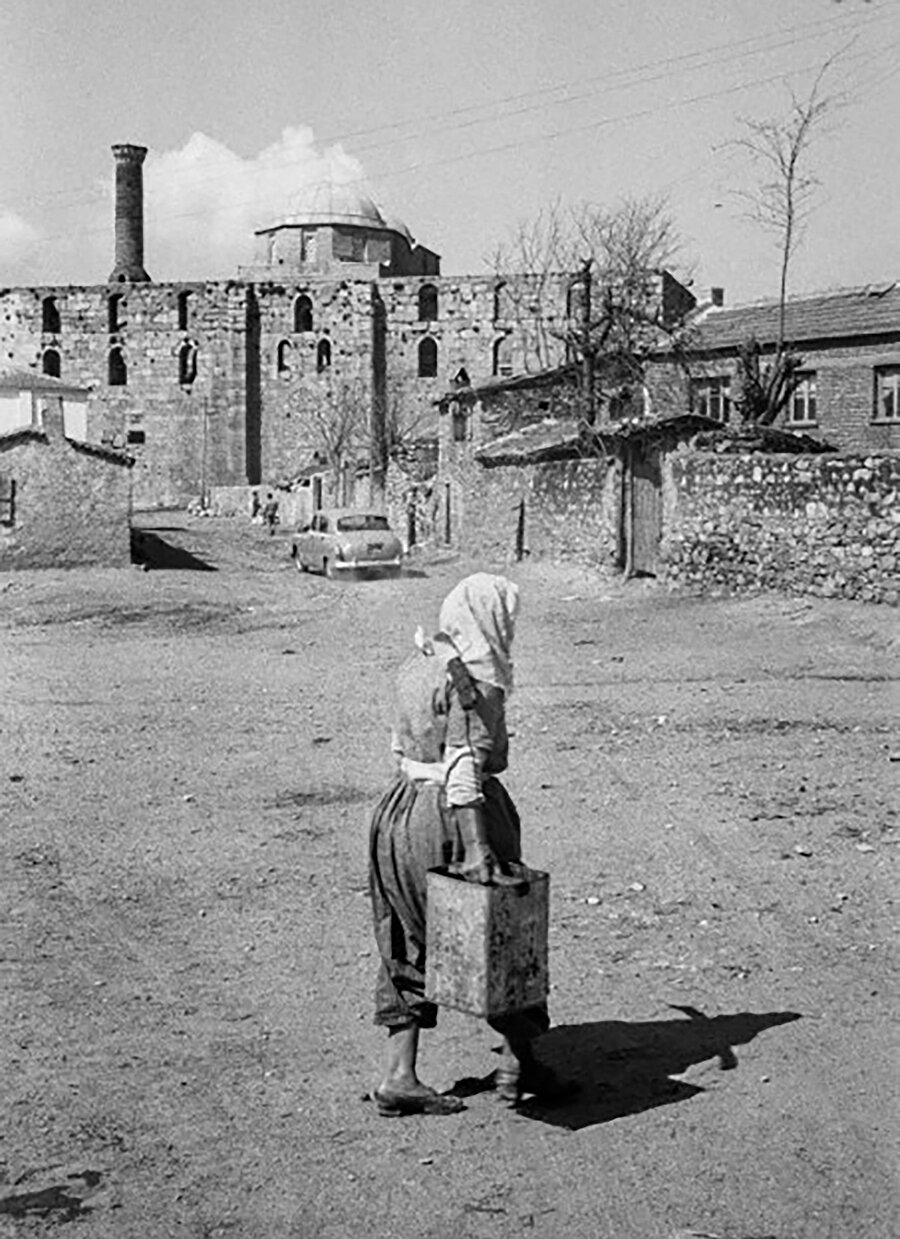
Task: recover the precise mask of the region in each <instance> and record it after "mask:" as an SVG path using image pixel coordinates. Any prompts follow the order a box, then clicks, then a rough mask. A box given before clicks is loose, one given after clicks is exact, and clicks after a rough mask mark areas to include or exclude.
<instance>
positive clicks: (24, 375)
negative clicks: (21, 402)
mask: <svg viewBox="0 0 900 1239" xmlns="http://www.w3.org/2000/svg"><path fill="white" fill-rule="evenodd" d="M89 390H90V389H89V388H87V387H79V386H78V384H77V383H66V382H64V380H63V379H55V378H53V377H52V376H51V375H49V374H38V372H37V371H36V370H2V371H0V391H37V392H46V393H47V394H48V395H51V396H86V395H87V394H88V391H89Z"/></svg>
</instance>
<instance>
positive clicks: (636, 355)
mask: <svg viewBox="0 0 900 1239" xmlns="http://www.w3.org/2000/svg"><path fill="white" fill-rule="evenodd" d="M679 250H680V242H679V238H678V233H677V229H676V227H675V223H674V220H673V218H672V216H671V214H670V212H669V208H668V204H667V202H666V201H665V199H664V198H660V197H646V198H625V199H623V200H622V201H620V202H619V203H618V204H616V205H615V206H613V207H606V206H602V205H600V204H597V203H589V202H582V203H578V204H576V205H574V206H564V205H563V204H562V203H561V202H559V201H556V202H554V203H552V204H550V205H549V206H548V207H545V208H544V209H543V210H542V211H541V212H539V213H538V215H537V216H535V217H534V219H532V220H530V221H526V222H523V223H520V224H519V225H518V226H517V227H516V228H515V230H514V231H513V233H512V234H511V236H510V239H509V240H508V241H507V242H506V243H505V244H503V245H500V246H498V247H497V250H496V251H495V253H494V255H493V267H494V270H495V271H496V272H497V276H498V281H503V280H504V279H505V280H506V285H505V287H504V292H505V294H506V298H507V302H508V303H511V304H512V305H513V306H514V308H515V314H514V315H513V316H512V317H513V318H514V322H515V325H516V327H517V328H518V331H519V335H520V339H521V340H522V341H523V342H524V346H525V350H526V365H525V368H526V369H528V368H529V366H528V364H527V363H528V359H529V357H534V358H535V359H537V360H538V361H539V363H540V364H541V365H542V366H547V365H549V364H552V363H553V362H556V361H558V360H559V355H560V352H561V351H562V349H561V345H562V346H564V351H565V354H566V355H567V356H568V357H569V358H574V359H577V360H579V361H580V363H581V365H582V373H583V376H584V377H583V383H584V390H585V397H586V400H585V404H586V408H585V415H586V417H587V420H588V421H589V422H592V421H593V420H594V416H595V408H596V403H597V401H598V399H602V398H604V397H605V398H606V399H607V402H608V403H609V405H611V406H612V407H613V408H618V409H619V410H621V411H624V410H625V408H626V407H627V406H628V405H630V403H631V399H632V396H633V394H634V393H635V391H636V390H640V387H641V385H642V383H643V378H644V371H645V366H646V360H647V357H648V356H649V353H650V352H651V351H652V350H653V349H655V348H658V347H659V345H660V340H661V336H670V335H672V334H673V333H674V332H676V331H677V330H678V329H679V328H680V326H681V324H682V322H683V317H684V314H685V313H686V311H687V310H688V309H689V308H691V307H692V306H693V304H694V303H693V298H692V297H690V295H689V294H687V293H686V292H685V293H684V296H683V298H681V299H674V301H678V304H677V305H676V304H674V301H673V299H672V298H667V297H666V296H665V295H664V288H665V279H666V277H665V276H664V274H663V272H664V271H668V270H669V268H670V267H671V266H672V265H674V264H675V263H676V261H677V259H678V256H679ZM682 291H684V290H682ZM560 303H562V304H560Z"/></svg>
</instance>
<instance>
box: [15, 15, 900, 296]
mask: <svg viewBox="0 0 900 1239" xmlns="http://www.w3.org/2000/svg"><path fill="white" fill-rule="evenodd" d="M828 61H831V64H830V67H829V68H828V69H827V71H826V74H825V77H824V79H823V85H822V89H823V90H824V91H825V92H826V93H827V94H829V95H831V96H833V97H834V99H835V106H834V107H833V108H832V109H831V111H830V112H829V114H828V116H827V118H826V122H825V123H824V124H823V125H822V126H821V127H820V128H819V129H817V130H816V133H815V138H814V141H813V143H812V144H811V146H810V148H809V150H808V152H807V154H808V157H809V163H808V171H809V172H810V174H812V175H814V176H815V178H816V179H817V181H818V186H817V190H816V197H815V200H814V207H813V210H812V211H811V213H810V216H809V219H808V222H807V226H806V230H805V233H804V236H803V238H802V243H801V246H800V248H799V249H798V251H797V253H796V255H795V257H794V259H793V262H792V268H791V281H790V290H791V292H792V293H794V294H802V293H804V292H811V291H816V290H821V289H827V288H834V287H841V286H844V287H846V286H854V285H860V284H866V283H883V282H886V281H890V280H893V279H898V278H900V226H898V206H897V204H898V202H900V159H898V158H897V151H898V144H897V140H896V135H897V128H898V121H900V0H553V2H552V3H548V2H547V0H492V3H486V2H485V0H441V3H430V4H429V3H423V2H422V0H416V3H413V2H412V0H329V3H327V4H322V3H320V2H317V3H312V2H311V0H253V3H248V0H215V3H213V2H212V0H190V3H185V2H184V0H3V3H2V6H0V116H2V117H3V124H2V128H0V284H4V285H10V284H50V283H75V284H79V283H80V284H92V283H100V282H103V281H105V280H106V278H107V277H108V275H109V273H110V271H111V269H112V265H113V228H112V210H113V200H112V184H113V160H112V155H111V152H110V146H111V145H113V144H114V143H120V142H130V143H136V144H138V145H142V146H146V147H148V148H149V154H148V157H147V162H146V164H145V169H144V183H145V264H144V265H145V267H146V269H147V270H148V271H149V273H150V275H151V277H152V278H154V279H157V280H179V279H185V280H187V279H204V278H206V279H215V278H223V277H228V276H233V275H235V274H236V272H237V268H238V266H239V265H240V264H242V263H246V262H248V261H250V260H251V257H252V253H253V231H254V229H256V228H261V227H265V226H267V225H270V224H272V223H273V222H275V221H276V220H277V219H278V218H279V217H280V216H283V215H285V214H289V213H290V211H291V207H292V204H293V203H295V202H296V200H297V198H298V195H299V194H300V193H301V191H302V190H303V189H304V187H308V186H311V185H315V184H320V183H322V182H324V181H327V180H329V179H334V180H338V181H342V182H350V183H353V184H358V185H359V186H360V188H362V189H363V190H364V191H365V192H367V193H369V194H370V195H371V196H373V197H374V199H375V201H376V202H377V203H378V204H379V205H380V206H381V207H382V209H383V210H384V211H385V212H386V213H388V214H391V215H395V216H399V217H400V218H401V219H402V220H404V222H405V223H406V224H407V226H408V227H409V229H410V230H411V232H412V233H413V235H414V236H415V237H416V239H417V240H418V241H419V242H421V243H422V244H423V245H425V246H427V247H428V248H429V249H433V250H436V251H437V252H438V253H439V254H441V256H442V273H443V274H444V275H454V274H459V275H463V274H476V273H478V272H484V271H485V270H488V269H489V255H490V253H491V252H492V251H493V249H494V248H495V247H496V245H497V244H498V243H499V242H502V241H503V240H504V239H506V238H507V237H508V235H509V233H510V231H511V229H513V228H514V227H515V225H516V223H517V222H518V221H520V220H526V219H529V218H532V217H534V215H535V214H536V213H537V212H538V211H539V210H541V208H542V207H545V206H546V205H547V204H548V203H550V202H552V201H557V200H558V201H559V202H561V203H563V204H566V203H577V202H584V201H587V202H592V203H597V204H599V205H601V206H603V207H606V208H610V207H615V205H616V203H617V202H619V201H621V199H622V198H623V197H626V196H630V197H638V198H642V197H650V196H663V197H664V198H665V199H666V202H667V205H668V210H669V211H670V213H671V215H672V217H673V219H674V222H675V226H676V229H677V232H678V235H679V237H680V239H681V252H680V266H679V268H678V271H679V274H682V275H684V276H685V278H688V277H689V278H691V279H692V280H693V287H694V290H695V292H696V293H697V294H698V297H699V298H700V299H703V298H704V297H705V295H706V293H707V291H708V289H709V287H711V286H713V285H715V286H718V287H723V288H724V289H725V295H726V300H727V302H728V303H729V304H740V303H741V302H745V301H749V300H753V299H757V298H760V297H766V296H774V295H776V294H777V289H778V275H779V254H778V248H777V244H776V238H775V237H774V236H773V235H772V234H770V233H767V232H765V231H764V230H763V229H762V228H760V226H759V225H758V224H757V223H754V222H753V221H752V220H751V219H750V218H748V210H747V198H746V194H747V193H748V192H752V190H753V189H754V187H755V186H758V185H759V184H760V181H761V174H760V172H759V170H758V169H755V168H754V167H753V165H752V163H751V161H750V160H749V159H748V157H747V156H746V153H745V152H743V151H742V149H741V147H740V146H739V145H737V140H738V139H739V138H740V137H741V135H742V133H744V132H745V130H744V129H743V127H742V118H749V119H753V120H763V119H768V118H772V117H779V116H783V115H784V114H786V112H787V110H788V109H789V107H790V103H791V96H792V93H793V94H794V95H795V96H796V97H799V98H804V97H806V96H807V95H808V93H809V91H810V89H811V87H812V84H813V82H814V80H815V78H816V75H817V74H818V73H819V71H820V70H821V69H822V66H823V65H825V64H826V62H828Z"/></svg>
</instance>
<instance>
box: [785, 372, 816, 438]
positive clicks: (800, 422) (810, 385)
mask: <svg viewBox="0 0 900 1239" xmlns="http://www.w3.org/2000/svg"><path fill="white" fill-rule="evenodd" d="M797 380H798V381H797V385H796V386H795V388H794V390H793V391H792V392H791V398H790V400H789V401H788V405H787V408H786V409H785V411H784V424H785V426H801V427H802V426H818V424H819V394H818V376H817V373H816V371H815V370H801V371H798V373H797ZM798 401H802V403H803V409H804V416H803V417H795V415H794V414H795V410H796V408H797V404H798ZM810 407H811V408H812V416H810V412H809V411H810Z"/></svg>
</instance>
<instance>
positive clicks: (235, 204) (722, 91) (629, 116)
mask: <svg viewBox="0 0 900 1239" xmlns="http://www.w3.org/2000/svg"><path fill="white" fill-rule="evenodd" d="M812 24H814V25H818V24H819V23H812ZM747 42H749V40H740V41H737V44H736V45H743V44H745V43H747ZM796 42H797V40H788V41H787V42H785V43H782V44H779V47H784V46H792V45H794V43H796ZM721 46H728V45H727V44H723V45H720V47H721ZM896 46H897V44H896V43H895V44H891V45H888V47H887V48H886V49H885V48H882V49H879V52H878V53H877V55H878V57H879V59H880V58H881V56H882V55H884V54H887V53H889V52H890V51H891V49H892V48H894V47H896ZM763 50H771V49H763ZM748 54H749V53H741V55H740V56H738V57H731V58H726V63H727V62H728V60H729V59H743V58H745V56H746V55H748ZM690 55H694V54H690ZM860 58H862V54H860V56H858V57H856V59H860ZM667 59H668V60H671V61H672V62H677V61H682V60H684V59H685V57H672V58H667ZM865 61H866V63H867V64H871V58H870V57H865ZM660 63H664V62H649V64H648V66H644V67H645V68H646V67H652V66H654V65H656V64H660ZM710 63H718V62H710ZM815 67H816V65H814V64H808V65H804V66H801V67H799V68H795V69H793V70H792V73H794V74H797V73H804V72H808V71H811V70H812V69H814V68H815ZM898 68H900V66H898V67H892V68H891V69H890V70H889V71H888V72H887V73H883V74H882V76H881V77H879V78H878V79H877V80H876V81H875V82H874V84H872V83H869V84H867V86H868V88H870V89H871V88H874V86H877V85H879V84H880V83H882V82H883V81H887V80H889V79H890V78H891V77H893V76H894V74H895V73H896V72H897V71H898ZM878 72H879V73H880V72H881V70H880V69H879V70H878ZM660 76H661V77H665V76H667V75H665V74H663V75H660ZM785 76H786V75H785V72H784V71H778V72H775V73H772V74H768V75H766V76H764V77H758V78H753V79H750V80H747V81H741V82H737V83H734V84H732V85H730V86H728V87H724V88H719V89H716V90H710V91H704V92H701V93H698V94H695V95H693V96H688V97H686V98H681V99H675V100H672V99H667V100H665V101H664V102H660V103H656V104H653V105H648V106H647V107H644V108H639V109H636V110H634V111H632V112H629V113H624V114H617V115H614V116H602V117H600V118H598V119H595V120H592V121H590V122H587V123H584V124H579V125H572V126H566V127H559V128H557V129H554V130H551V131H549V132H544V133H539V134H534V133H532V134H530V135H529V139H528V140H529V141H530V142H538V143H545V142H555V141H558V140H560V139H562V138H565V137H569V136H572V135H577V134H583V133H589V132H593V131H597V130H600V129H603V128H608V127H611V126H614V125H618V124H627V123H631V122H633V121H635V120H640V119H643V118H646V117H648V116H651V115H653V114H655V113H657V112H659V111H661V110H666V111H671V110H674V109H677V108H680V107H685V106H691V105H694V104H697V103H701V102H709V101H711V100H714V99H717V98H724V97H727V96H730V95H733V94H736V93H739V92H741V91H744V90H749V89H752V88H753V87H755V86H759V85H767V84H771V83H772V82H775V81H778V80H784V79H785ZM652 80H658V79H652ZM635 84H641V85H645V84H646V80H645V81H641V82H639V83H633V82H632V83H629V84H628V85H629V86H633V85H635ZM551 89H560V88H559V87H554V88H544V89H543V91H540V92H523V94H522V95H520V96H514V97H510V98H526V97H530V96H531V95H532V94H539V93H546V92H547V91H549V90H551ZM598 93H603V92H598ZM469 110H471V109H470V108H466V109H454V110H452V111H451V112H449V113H446V114H445V115H451V114H453V112H457V113H462V112H465V111H469ZM528 110H531V109H528ZM500 119H506V117H501V118H500ZM461 127H462V128H465V127H468V126H461ZM385 128H388V127H387V126H386V127H385ZM373 132H374V130H373ZM382 145H383V144H382ZM388 145H390V144H388ZM520 145H521V140H519V139H514V140H511V141H507V142H502V143H497V144H494V145H491V146H486V147H485V146H481V147H477V148H475V149H468V150H466V151H463V152H459V153H456V154H453V155H445V156H440V157H437V158H434V159H422V160H415V161H413V162H411V163H407V164H406V165H404V166H402V167H399V168H394V169H387V170H383V171H382V172H381V173H380V174H379V180H380V181H382V182H383V181H388V180H395V179H398V178H400V177H403V176H408V175H410V174H411V173H415V172H421V171H423V170H426V169H429V168H437V167H445V166H450V165H453V164H456V163H460V162H464V161H468V160H472V159H477V158H483V157H485V156H489V155H495V154H499V153H503V152H505V151H508V150H512V149H515V148H516V147H518V146H520ZM366 149H375V146H373V147H371V148H363V150H366ZM708 162H710V159H709V158H707V159H704V160H703V161H701V163H700V164H699V165H698V167H703V166H705V165H706V164H707V163H708ZM285 166H286V167H287V166H290V161H288V162H287V164H286V165H285ZM273 170H277V169H273ZM282 170H283V169H282ZM688 175H689V174H684V175H679V177H677V178H675V180H674V181H673V182H672V185H675V184H679V183H681V181H682V180H684V179H687V176H688ZM215 179H216V178H215V176H208V177H207V176H204V177H203V178H201V179H200V182H199V184H200V187H202V186H203V185H204V184H206V183H210V182H212V181H214V180H215ZM347 180H348V183H355V184H359V183H363V184H364V183H366V182H367V180H368V178H367V177H366V176H365V174H361V175H360V176H359V177H356V178H347ZM328 183H329V182H328V180H322V181H311V182H307V183H306V184H305V185H304V186H303V187H302V188H303V191H304V192H306V191H308V190H310V189H313V188H315V187H316V186H317V185H326V184H328ZM104 196H107V195H106V194H105V195H104ZM91 200H93V201H95V200H96V193H94V194H92V195H91ZM255 201H256V197H255V196H254V197H253V198H245V199H241V200H238V201H235V200H234V199H231V200H230V203H229V205H230V206H231V207H232V208H235V209H240V208H243V207H247V206H251V205H253V203H254V202H255ZM208 213H209V207H208V205H205V206H204V207H203V208H201V209H198V210H187V211H177V212H176V211H163V212H157V216H156V218H157V219H159V220H162V221H169V222H172V221H176V220H185V219H191V218H201V217H204V216H206V215H208ZM107 231H108V229H107V226H106V225H104V226H102V227H100V226H97V227H91V228H84V229H80V230H79V235H80V236H83V237H91V236H98V235H102V234H105V233H106V232H107ZM62 235H63V234H55V235H53V234H50V235H48V234H44V235H43V237H42V239H43V240H46V241H52V240H57V239H60V238H61V236H62Z"/></svg>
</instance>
